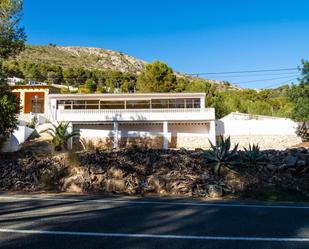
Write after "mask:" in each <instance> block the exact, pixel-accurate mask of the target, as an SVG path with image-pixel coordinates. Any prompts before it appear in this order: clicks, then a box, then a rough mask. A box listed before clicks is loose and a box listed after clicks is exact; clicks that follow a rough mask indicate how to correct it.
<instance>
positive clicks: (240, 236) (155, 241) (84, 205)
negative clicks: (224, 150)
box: [0, 194, 309, 249]
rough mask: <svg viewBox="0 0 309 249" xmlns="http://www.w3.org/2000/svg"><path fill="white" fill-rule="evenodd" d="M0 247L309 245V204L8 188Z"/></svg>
mask: <svg viewBox="0 0 309 249" xmlns="http://www.w3.org/2000/svg"><path fill="white" fill-rule="evenodd" d="M0 248H1V249H7V248H23V249H25V248H26V249H27V248H31V249H45V248H74V249H79V248H83V249H86V248H87V249H92V248H100V249H102V248H108V249H112V248H113V249H116V248H117V249H119V248H134V249H137V248H143V249H144V248H146V249H148V248H163V249H165V248H166V249H168V248H173V249H174V248H185V249H190V248H224V249H227V248H235V249H236V248H237V249H240V248H245V249H255V248H263V249H273V248H278V249H279V248H280V249H290V248H309V205H300V204H299V205H292V204H266V203H240V202H202V201H194V200H191V201H190V200H180V199H177V200H175V199H156V198H124V197H99V196H72V195H8V194H6V195H5V194H0Z"/></svg>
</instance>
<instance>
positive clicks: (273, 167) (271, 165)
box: [266, 163, 277, 170]
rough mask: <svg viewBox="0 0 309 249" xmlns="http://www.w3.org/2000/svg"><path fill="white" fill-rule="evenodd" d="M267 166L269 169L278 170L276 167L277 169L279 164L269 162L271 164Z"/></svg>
mask: <svg viewBox="0 0 309 249" xmlns="http://www.w3.org/2000/svg"><path fill="white" fill-rule="evenodd" d="M266 168H267V169H269V170H276V169H277V166H276V165H274V164H270V163H269V164H267V165H266Z"/></svg>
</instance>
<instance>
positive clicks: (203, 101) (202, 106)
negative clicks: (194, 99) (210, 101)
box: [201, 97, 206, 110]
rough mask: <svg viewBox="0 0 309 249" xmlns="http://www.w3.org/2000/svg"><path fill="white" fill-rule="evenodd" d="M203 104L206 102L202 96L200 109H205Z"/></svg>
mask: <svg viewBox="0 0 309 249" xmlns="http://www.w3.org/2000/svg"><path fill="white" fill-rule="evenodd" d="M205 106H206V104H205V97H202V98H201V109H202V110H205Z"/></svg>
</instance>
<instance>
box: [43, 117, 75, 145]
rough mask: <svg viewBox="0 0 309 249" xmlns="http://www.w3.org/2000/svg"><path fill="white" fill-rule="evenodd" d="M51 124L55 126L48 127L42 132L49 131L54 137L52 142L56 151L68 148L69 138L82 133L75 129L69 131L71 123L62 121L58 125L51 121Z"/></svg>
mask: <svg viewBox="0 0 309 249" xmlns="http://www.w3.org/2000/svg"><path fill="white" fill-rule="evenodd" d="M51 125H52V126H53V127H52V128H51V127H50V128H47V129H45V130H43V131H41V132H40V133H48V134H49V135H51V136H52V137H53V140H52V143H53V144H54V146H55V150H56V151H60V150H62V149H66V145H67V142H68V140H69V138H71V137H74V136H79V135H80V133H79V131H78V130H73V131H72V132H70V133H69V132H68V127H69V123H66V122H60V123H58V124H57V125H55V124H53V123H51Z"/></svg>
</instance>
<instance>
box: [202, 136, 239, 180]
mask: <svg viewBox="0 0 309 249" xmlns="http://www.w3.org/2000/svg"><path fill="white" fill-rule="evenodd" d="M209 143H210V146H211V150H208V151H206V152H205V154H204V156H205V158H206V160H207V161H208V162H210V163H212V164H213V165H214V172H215V173H216V174H221V169H222V167H226V168H229V169H230V167H231V165H232V164H234V163H235V162H236V159H237V156H238V152H237V148H238V144H237V145H235V146H234V148H233V149H232V150H230V148H231V139H230V137H228V138H226V139H225V138H224V137H223V136H220V138H219V141H218V144H217V145H216V146H215V145H213V143H212V142H211V141H209Z"/></svg>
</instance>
